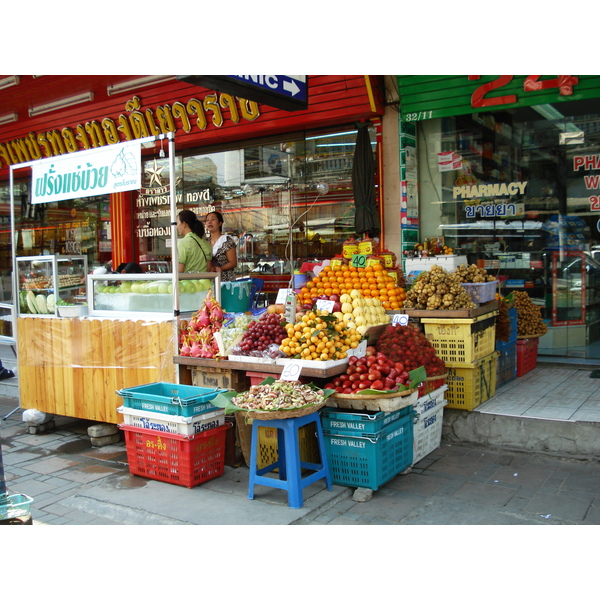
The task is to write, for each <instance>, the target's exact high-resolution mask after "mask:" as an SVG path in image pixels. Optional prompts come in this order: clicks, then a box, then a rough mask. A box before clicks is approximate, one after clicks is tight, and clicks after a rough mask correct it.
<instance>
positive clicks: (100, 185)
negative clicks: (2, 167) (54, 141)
mask: <svg viewBox="0 0 600 600" xmlns="http://www.w3.org/2000/svg"><path fill="white" fill-rule="evenodd" d="M141 165H142V154H141V145H140V142H139V141H135V142H129V143H122V144H114V145H110V146H104V147H102V148H96V149H93V150H87V151H84V152H78V153H74V154H67V155H64V156H55V157H52V158H46V159H43V160H40V161H37V162H36V163H34V164H33V166H32V175H31V177H32V182H31V183H32V185H31V190H32V192H31V203H32V204H41V203H44V202H57V201H60V200H70V199H72V198H88V197H90V196H100V195H103V194H111V193H116V192H126V191H129V190H138V189H140V187H141V184H142V180H141V177H142V168H141Z"/></svg>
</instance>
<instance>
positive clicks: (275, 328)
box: [239, 313, 287, 354]
mask: <svg viewBox="0 0 600 600" xmlns="http://www.w3.org/2000/svg"><path fill="white" fill-rule="evenodd" d="M284 324H285V321H284V320H283V318H282V315H279V314H275V313H273V314H269V313H264V314H263V315H262V316H261V318H260V319H259V320H258V321H250V323H248V329H246V331H245V332H244V335H243V337H242V340H241V342H240V343H239V348H240V350H241V351H242V352H243V353H244V354H249V353H250V352H253V351H258V352H263V351H264V350H266V349H267V348H268V347H269V346H270V345H271V344H276V345H277V346H279V345H280V344H281V342H282V341H283V340H284V339H285V337H286V335H287V333H286V330H285V329H284Z"/></svg>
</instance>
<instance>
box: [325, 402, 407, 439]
mask: <svg viewBox="0 0 600 600" xmlns="http://www.w3.org/2000/svg"><path fill="white" fill-rule="evenodd" d="M411 411H412V406H406V407H404V408H401V409H400V410H395V411H392V412H383V411H375V412H374V411H360V410H354V409H344V408H329V407H325V408H322V409H321V410H320V413H321V424H322V426H323V429H326V430H329V431H331V432H332V433H335V432H340V433H344V434H345V435H352V436H357V435H358V436H360V435H363V434H365V433H379V432H380V431H381V430H383V429H384V428H385V427H387V426H388V425H390V424H391V423H393V422H394V421H396V420H398V419H400V418H402V417H405V416H407V415H408V414H410V412H411Z"/></svg>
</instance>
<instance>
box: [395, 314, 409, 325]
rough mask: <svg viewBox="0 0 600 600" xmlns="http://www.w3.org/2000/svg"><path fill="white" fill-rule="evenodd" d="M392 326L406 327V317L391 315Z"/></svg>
mask: <svg viewBox="0 0 600 600" xmlns="http://www.w3.org/2000/svg"><path fill="white" fill-rule="evenodd" d="M392 325H402V326H406V325H408V315H393V316H392Z"/></svg>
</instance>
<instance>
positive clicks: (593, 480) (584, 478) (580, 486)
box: [560, 472, 600, 495]
mask: <svg viewBox="0 0 600 600" xmlns="http://www.w3.org/2000/svg"><path fill="white" fill-rule="evenodd" d="M560 490H561V492H563V491H570V490H572V491H577V492H584V493H586V494H592V495H600V477H599V476H598V475H597V474H596V476H593V474H592V473H590V472H581V473H569V474H568V475H567V477H566V478H565V480H564V483H563V484H562V486H561V488H560Z"/></svg>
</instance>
